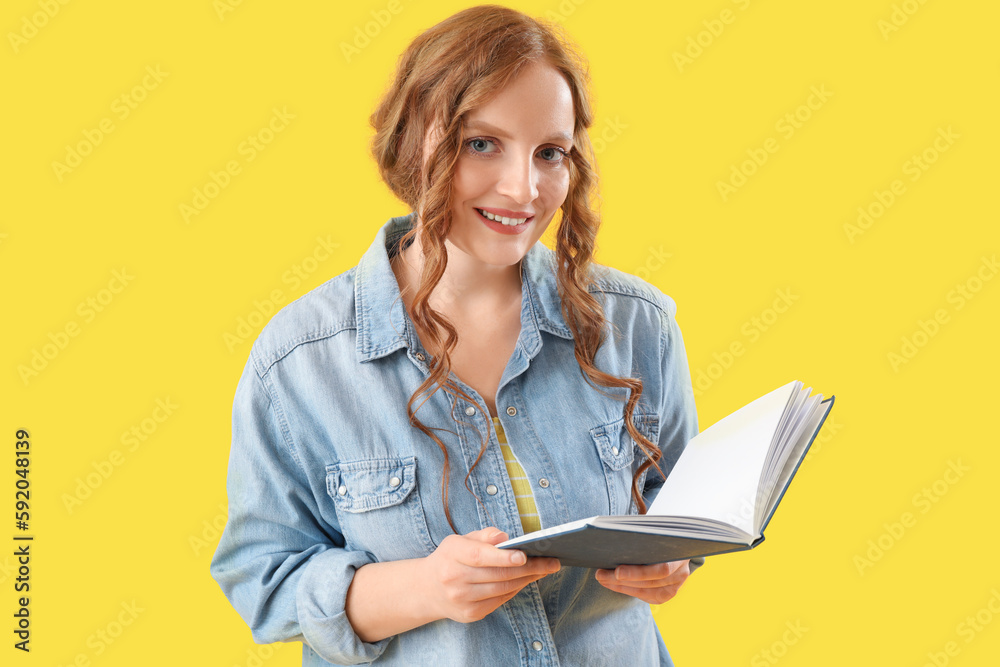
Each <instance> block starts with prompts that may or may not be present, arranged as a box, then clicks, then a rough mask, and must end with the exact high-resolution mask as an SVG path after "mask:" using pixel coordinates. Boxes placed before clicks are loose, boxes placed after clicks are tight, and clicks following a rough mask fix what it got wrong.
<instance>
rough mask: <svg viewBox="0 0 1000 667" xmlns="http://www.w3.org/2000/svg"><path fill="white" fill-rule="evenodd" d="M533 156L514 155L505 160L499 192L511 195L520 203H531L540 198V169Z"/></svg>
mask: <svg viewBox="0 0 1000 667" xmlns="http://www.w3.org/2000/svg"><path fill="white" fill-rule="evenodd" d="M532 158H533V156H530V155H529V156H528V157H526V158H522V157H513V156H511V157H510V159H507V160H504V164H503V166H502V168H501V173H500V180H499V181H498V183H497V192H498V193H500V194H502V195H504V196H507V197H510V198H511V199H513V200H514V201H516V202H517V203H518V204H529V203H531V202H532V201H534V200H535V199H537V198H538V169H537V168H536V166H535V163H534V161H533V159H532Z"/></svg>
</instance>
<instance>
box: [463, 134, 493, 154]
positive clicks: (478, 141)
mask: <svg viewBox="0 0 1000 667" xmlns="http://www.w3.org/2000/svg"><path fill="white" fill-rule="evenodd" d="M465 144H466V145H467V146H468V147H469V148H470V149H471V150H472V152H473V153H495V152H496V145H495V144H494V143H493V142H492V141H491V140H489V139H483V138H482V137H476V138H475V139H469V140H468V141H467V142H465ZM491 146H492V147H493V150H489V149H490V147H491Z"/></svg>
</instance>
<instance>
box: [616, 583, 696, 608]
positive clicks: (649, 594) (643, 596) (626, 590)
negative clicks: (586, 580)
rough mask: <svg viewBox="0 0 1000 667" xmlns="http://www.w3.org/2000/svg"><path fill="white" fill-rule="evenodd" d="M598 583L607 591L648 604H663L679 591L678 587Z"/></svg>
mask: <svg viewBox="0 0 1000 667" xmlns="http://www.w3.org/2000/svg"><path fill="white" fill-rule="evenodd" d="M600 583H601V585H602V586H604V587H605V588H607V589H608V590H611V591H615V592H616V593H622V594H624V595H629V596H631V597H634V598H637V599H639V600H642V601H643V602H647V603H649V604H663V603H664V602H666V601H668V600H670V599H672V598H673V597H674V596H676V595H677V593H678V591H679V590H680V586H679V585H672V586H662V587H658V588H637V587H635V586H626V585H623V584H615V583H604V582H600Z"/></svg>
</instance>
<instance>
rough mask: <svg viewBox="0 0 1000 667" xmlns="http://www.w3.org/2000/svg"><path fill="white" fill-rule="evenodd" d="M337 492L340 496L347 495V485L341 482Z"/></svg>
mask: <svg viewBox="0 0 1000 667" xmlns="http://www.w3.org/2000/svg"><path fill="white" fill-rule="evenodd" d="M337 493H339V494H340V495H342V496H346V495H347V487H346V486H344V485H343V484H341V485H340V488H338V489H337Z"/></svg>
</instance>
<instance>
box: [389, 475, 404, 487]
mask: <svg viewBox="0 0 1000 667" xmlns="http://www.w3.org/2000/svg"><path fill="white" fill-rule="evenodd" d="M400 483H401V482H400V479H399V478H398V477H393V478H392V479H390V480H389V486H392V487H397V486H399V485H400Z"/></svg>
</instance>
